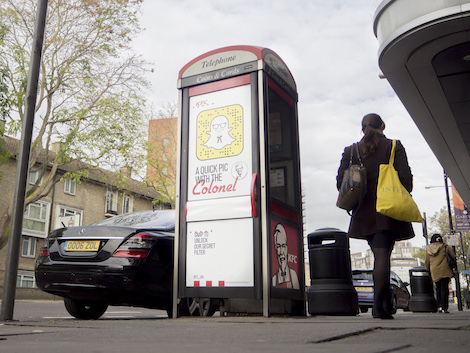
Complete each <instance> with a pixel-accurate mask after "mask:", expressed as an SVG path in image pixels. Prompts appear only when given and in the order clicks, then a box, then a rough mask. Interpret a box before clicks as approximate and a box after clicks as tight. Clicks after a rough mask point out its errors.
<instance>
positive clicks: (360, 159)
mask: <svg viewBox="0 0 470 353" xmlns="http://www.w3.org/2000/svg"><path fill="white" fill-rule="evenodd" d="M357 145H358V144H357V143H355V144H354V146H356V153H357V158H358V159H359V163H361V167H363V166H364V164H362V158H361V154H360V153H359V147H357Z"/></svg>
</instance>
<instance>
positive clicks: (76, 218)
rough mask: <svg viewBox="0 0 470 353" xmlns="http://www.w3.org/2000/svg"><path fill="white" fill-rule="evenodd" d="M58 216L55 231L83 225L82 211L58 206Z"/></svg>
mask: <svg viewBox="0 0 470 353" xmlns="http://www.w3.org/2000/svg"><path fill="white" fill-rule="evenodd" d="M56 214H57V218H56V220H55V228H54V229H57V228H65V227H73V226H80V225H81V224H82V214H83V211H82V210H78V209H73V208H70V207H65V206H60V205H58V206H56Z"/></svg>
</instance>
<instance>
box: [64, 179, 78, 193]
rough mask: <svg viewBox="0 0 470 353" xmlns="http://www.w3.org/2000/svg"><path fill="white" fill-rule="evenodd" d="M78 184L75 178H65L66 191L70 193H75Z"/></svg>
mask: <svg viewBox="0 0 470 353" xmlns="http://www.w3.org/2000/svg"><path fill="white" fill-rule="evenodd" d="M76 186H77V183H76V181H75V180H72V179H70V178H65V180H64V193H66V194H69V195H75V188H76Z"/></svg>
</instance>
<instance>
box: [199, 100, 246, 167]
mask: <svg viewBox="0 0 470 353" xmlns="http://www.w3.org/2000/svg"><path fill="white" fill-rule="evenodd" d="M196 125H197V130H196V135H197V141H196V142H197V143H196V156H197V158H198V159H199V160H201V161H203V160H209V159H215V158H224V157H230V156H236V155H239V154H240V153H241V152H242V151H243V140H244V139H243V108H242V107H241V106H240V105H239V104H234V105H229V106H225V107H218V108H214V109H209V110H205V111H202V112H200V113H199V114H198V116H197V124H196Z"/></svg>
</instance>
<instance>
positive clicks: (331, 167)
mask: <svg viewBox="0 0 470 353" xmlns="http://www.w3.org/2000/svg"><path fill="white" fill-rule="evenodd" d="M379 3H380V0H321V1H320V0H289V1H285V0H257V1H252V0H237V1H233V0H232V1H226V0H198V1H194V0H158V1H155V0H145V1H144V3H143V6H142V10H143V11H142V12H143V13H142V19H141V25H142V27H143V28H145V31H144V32H143V34H141V35H140V36H139V37H138V38H137V40H135V42H134V47H135V49H136V50H137V52H138V53H141V54H142V56H143V57H144V58H145V59H146V60H147V61H150V62H152V63H153V64H154V70H155V72H154V73H153V74H152V76H151V77H149V79H150V81H151V82H152V85H153V91H152V95H151V97H150V101H151V103H152V104H153V105H154V106H155V107H156V108H159V107H160V106H161V105H162V104H164V103H166V102H169V101H177V99H178V92H177V88H176V82H177V77H178V72H179V70H180V69H181V68H182V67H183V66H184V65H185V64H186V63H188V62H189V61H191V60H192V59H194V58H195V57H197V56H199V55H201V54H204V53H206V52H208V51H211V50H214V49H217V48H221V47H226V46H231V45H255V46H260V47H266V48H269V49H271V50H273V51H274V52H276V53H277V54H278V55H279V56H280V57H281V58H282V59H283V60H284V62H285V63H286V64H287V66H288V67H289V69H290V70H291V72H292V74H293V76H294V79H295V80H296V83H297V90H298V93H299V103H298V108H299V125H300V150H301V152H300V153H301V155H300V158H301V164H302V170H301V173H302V185H303V189H304V194H305V203H306V204H305V216H306V222H307V224H306V230H307V234H308V233H310V232H313V231H314V230H316V229H318V228H323V227H334V228H339V229H341V230H344V231H347V228H348V225H349V216H348V215H347V214H346V212H345V211H343V210H340V209H339V208H337V207H336V205H335V204H336V198H337V190H336V179H335V178H336V173H337V170H338V167H339V161H340V158H341V155H342V152H343V149H344V147H345V146H347V145H350V144H352V143H353V142H355V141H358V140H360V138H361V137H362V133H361V129H360V123H361V119H362V117H363V116H364V115H365V114H367V113H371V112H374V113H378V114H379V115H381V116H382V118H383V120H384V121H385V124H386V129H385V135H386V136H387V137H388V138H395V139H400V140H401V141H402V143H403V145H404V146H405V148H406V152H407V154H408V159H409V164H410V166H411V170H412V173H413V175H414V191H413V193H412V194H413V197H414V199H415V201H416V202H417V204H418V206H419V208H420V210H421V212H426V215H427V218H428V223H429V217H430V216H432V215H434V213H435V212H437V211H438V210H439V209H440V208H441V207H443V206H445V205H446V198H445V189H444V188H443V187H437V188H433V189H425V186H428V185H434V186H443V185H444V179H443V170H442V167H441V166H440V164H439V163H438V161H437V159H436V158H435V157H434V154H433V153H432V151H431V150H430V148H429V147H428V145H427V143H426V141H425V140H424V138H423V137H422V135H421V133H420V132H419V130H418V128H417V127H416V126H415V124H414V122H413V120H412V119H411V117H410V116H409V114H408V113H407V111H406V109H405V108H404V107H403V105H402V104H401V102H400V100H399V99H398V98H397V96H396V94H395V93H394V91H393V90H392V88H391V86H390V85H389V83H388V82H387V81H386V80H381V79H379V76H378V75H379V72H380V69H379V67H378V60H377V51H378V42H377V40H376V38H375V36H374V33H373V15H374V12H375V10H376V7H377V6H378V4H379ZM414 228H415V233H416V236H415V238H413V239H412V243H413V245H415V246H423V245H425V240H424V237H423V231H422V227H421V224H415V225H414ZM366 249H368V245H367V243H366V242H365V241H361V240H352V241H351V251H352V252H357V251H365V250H366Z"/></svg>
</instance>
